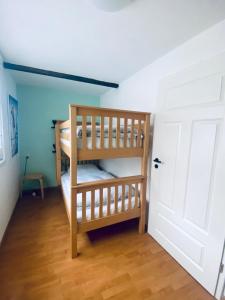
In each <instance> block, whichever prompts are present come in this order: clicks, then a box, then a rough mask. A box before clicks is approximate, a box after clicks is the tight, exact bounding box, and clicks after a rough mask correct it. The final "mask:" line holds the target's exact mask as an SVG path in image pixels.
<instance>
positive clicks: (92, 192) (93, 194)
mask: <svg viewBox="0 0 225 300" xmlns="http://www.w3.org/2000/svg"><path fill="white" fill-rule="evenodd" d="M94 219H95V190H91V220H94Z"/></svg>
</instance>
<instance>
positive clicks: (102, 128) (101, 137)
mask: <svg viewBox="0 0 225 300" xmlns="http://www.w3.org/2000/svg"><path fill="white" fill-rule="evenodd" d="M100 148H101V149H104V116H101V125H100Z"/></svg>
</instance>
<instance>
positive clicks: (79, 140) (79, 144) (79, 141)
mask: <svg viewBox="0 0 225 300" xmlns="http://www.w3.org/2000/svg"><path fill="white" fill-rule="evenodd" d="M60 140H61V142H62V143H63V144H65V145H67V146H68V147H70V142H69V141H68V140H66V139H63V138H61V139H60ZM95 140H96V148H97V149H100V148H101V144H100V137H96V139H95ZM86 141H87V148H88V149H92V138H91V137H87V138H86ZM136 144H137V140H136V139H134V140H133V147H136ZM77 147H78V149H82V138H81V137H78V138H77ZM123 147H124V139H123V138H120V148H123ZM127 147H128V148H129V147H130V139H127ZM104 148H105V149H108V148H109V139H108V138H104ZM112 148H117V142H116V138H112Z"/></svg>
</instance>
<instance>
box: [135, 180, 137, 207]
mask: <svg viewBox="0 0 225 300" xmlns="http://www.w3.org/2000/svg"><path fill="white" fill-rule="evenodd" d="M137 207H138V183H135V208H137Z"/></svg>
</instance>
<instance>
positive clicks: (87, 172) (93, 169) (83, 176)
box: [61, 164, 140, 222]
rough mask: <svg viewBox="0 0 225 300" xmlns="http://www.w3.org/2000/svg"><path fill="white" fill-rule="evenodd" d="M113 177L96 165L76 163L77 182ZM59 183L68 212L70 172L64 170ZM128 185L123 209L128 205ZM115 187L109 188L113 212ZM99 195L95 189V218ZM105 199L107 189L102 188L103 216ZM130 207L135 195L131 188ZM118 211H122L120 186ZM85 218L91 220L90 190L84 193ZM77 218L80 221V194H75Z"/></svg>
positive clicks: (105, 207) (113, 210)
mask: <svg viewBox="0 0 225 300" xmlns="http://www.w3.org/2000/svg"><path fill="white" fill-rule="evenodd" d="M111 178H114V176H112V175H111V174H110V173H108V172H106V171H104V170H100V169H99V168H98V167H97V166H95V165H93V164H87V165H78V166H77V183H85V182H91V181H96V180H104V179H111ZM61 184H62V190H63V194H64V200H65V205H66V209H67V212H68V213H69V214H70V173H69V171H68V172H65V173H64V174H63V175H62V176H61ZM128 193H129V187H128V186H126V187H125V201H124V208H125V211H126V210H128V206H129V199H128ZM114 199H115V189H114V188H111V195H110V200H111V201H110V213H111V214H113V213H114V212H115V202H114ZM99 200H100V195H99V190H96V191H95V209H94V214H95V218H98V217H99V202H100V201H99ZM107 201H108V189H107V188H104V189H103V216H106V215H107ZM139 205H140V200H139V196H138V206H139ZM130 206H131V208H134V207H135V197H134V191H133V189H132V192H131V205H130ZM117 211H118V212H121V211H122V186H119V187H118V210H117ZM86 218H87V220H91V192H87V193H86ZM77 220H78V222H81V220H82V194H81V193H78V194H77Z"/></svg>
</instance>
